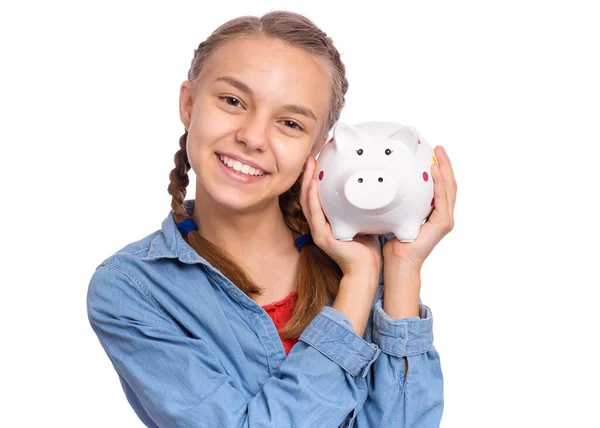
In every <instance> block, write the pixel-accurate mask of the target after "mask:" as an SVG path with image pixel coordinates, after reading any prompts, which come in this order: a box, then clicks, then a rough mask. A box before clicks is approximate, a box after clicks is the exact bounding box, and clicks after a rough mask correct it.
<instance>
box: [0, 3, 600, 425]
mask: <svg viewBox="0 0 600 428" xmlns="http://www.w3.org/2000/svg"><path fill="white" fill-rule="evenodd" d="M6 3H7V2H6ZM594 3H596V2H582V1H570V2H566V1H564V2H555V1H546V2H541V1H540V2H533V1H502V2H482V1H479V2H477V1H471V2H467V1H455V2H428V1H421V2H402V1H397V2H393V3H392V2H390V3H389V4H388V3H383V2H377V1H369V2H366V3H365V2H360V3H359V2H357V3H356V4H350V2H325V1H318V2H308V1H303V2H291V1H280V2H268V1H243V2H242V1H227V2H225V1H216V2H201V1H179V2H177V1H174V2H170V3H167V2H164V1H163V2H154V1H144V2H141V1H140V2H133V1H119V2H116V1H103V2H90V1H79V2H71V3H69V2H64V1H63V2H41V1H40V2H26V1H22V2H15V3H12V4H5V2H3V3H2V6H1V7H0V43H1V51H0V55H1V56H0V58H1V64H2V65H1V67H0V73H1V78H0V91H1V92H0V113H1V116H0V133H1V134H0V142H1V145H0V162H1V163H0V166H1V168H0V174H1V178H2V180H1V183H2V200H3V203H2V213H1V214H0V215H1V216H2V218H1V220H2V225H3V233H2V239H1V241H0V242H2V245H1V248H2V250H1V251H2V265H1V266H2V267H1V268H0V283H1V285H2V287H1V288H0V290H1V293H2V294H1V302H2V309H1V310H0V316H1V317H2V322H1V324H0V325H1V328H2V331H1V334H2V353H1V354H2V364H1V369H0V370H1V373H0V374H1V377H0V379H1V380H0V383H1V384H2V390H3V392H4V393H3V396H4V398H3V400H2V406H1V407H2V411H1V412H0V426H3V427H41V426H52V427H54V426H56V427H108V426H110V427H141V426H142V424H141V422H139V420H138V419H137V417H136V416H135V414H134V412H133V410H132V409H131V408H130V407H129V404H128V403H127V401H126V399H125V395H124V394H123V392H122V390H121V385H120V384H119V381H118V377H117V374H116V372H115V371H114V369H113V367H112V365H111V364H110V361H109V359H108V358H107V356H106V355H105V353H104V351H103V349H102V347H101V346H100V344H99V342H98V340H97V338H96V336H95V335H94V333H93V331H92V329H91V327H90V326H89V324H88V320H87V314H86V308H85V295H86V291H87V285H88V281H89V279H90V277H91V275H92V274H93V272H94V269H95V267H96V266H97V265H98V264H99V263H100V262H101V261H102V260H103V259H104V258H106V257H108V256H109V255H111V254H112V253H114V252H115V251H116V250H118V249H120V248H121V247H123V246H125V245H126V244H128V243H130V242H133V241H135V240H138V239H141V238H143V237H145V236H146V235H148V234H150V233H152V232H153V231H155V230H157V229H158V228H160V224H161V222H162V220H163V219H164V218H165V217H166V216H167V215H168V213H169V210H170V200H171V198H170V196H169V195H168V193H167V190H166V189H167V185H168V183H169V179H168V175H169V172H170V170H171V169H172V167H173V155H174V153H175V152H176V151H177V149H178V139H179V136H180V135H181V133H182V131H183V125H182V124H181V123H180V121H179V116H178V106H177V102H178V94H179V86H180V84H181V82H182V81H183V80H184V79H185V78H186V73H187V71H188V68H189V65H190V62H191V59H192V57H193V50H194V49H195V48H196V47H197V46H198V44H199V43H200V42H201V41H203V40H204V39H205V38H206V37H207V36H208V35H209V34H210V32H212V31H213V30H214V29H215V28H216V27H217V26H219V25H220V24H222V23H224V22H225V21H227V20H229V19H231V18H234V17H237V16H240V15H246V14H251V15H261V14H263V13H265V12H268V11H269V10H273V9H286V10H292V11H295V12H300V13H303V14H305V15H306V16H308V17H309V18H310V19H312V20H313V21H314V22H315V23H316V24H317V25H319V26H320V27H321V28H322V29H323V30H324V31H326V32H327V34H328V35H330V36H331V37H332V38H333V40H334V41H335V43H336V45H337V47H338V49H339V50H340V52H341V53H342V60H343V61H344V63H345V64H346V67H347V76H348V79H349V81H350V89H349V91H348V94H347V97H346V101H347V105H346V108H345V110H344V111H343V113H342V118H341V120H343V121H346V122H359V121H365V120H395V121H399V122H402V123H404V124H410V125H413V126H415V127H417V129H419V131H420V132H421V133H422V134H423V135H424V136H425V138H426V139H427V140H428V141H429V143H431V144H432V145H443V146H444V147H445V148H446V149H447V152H448V154H449V155H450V158H451V160H452V161H453V164H454V169H455V173H456V177H457V181H458V187H459V190H458V200H457V205H456V212H455V221H456V225H455V229H454V230H453V231H452V232H451V233H450V234H449V235H448V236H447V237H446V238H444V240H442V242H441V243H440V244H439V245H438V246H437V248H436V249H435V250H434V252H433V253H432V254H431V256H430V258H429V259H428V260H427V262H426V263H425V265H424V267H423V274H422V278H423V286H422V299H423V301H424V303H426V304H428V305H429V306H430V307H431V308H432V311H433V314H434V320H435V321H434V332H435V345H436V347H437V349H438V351H439V353H440V356H441V361H442V369H443V372H444V379H445V398H446V402H445V410H444V416H443V420H442V427H446V428H454V427H457V428H464V427H478V428H480V427H503V428H504V427H574V426H578V427H597V426H600V417H599V416H598V409H597V406H598V399H599V398H600V392H599V390H598V385H599V384H600V370H599V368H598V367H599V363H598V360H599V358H598V354H597V352H596V351H597V350H598V346H597V345H598V337H599V334H598V332H597V330H598V327H600V323H599V322H598V318H597V312H598V308H599V306H600V302H599V300H598V286H600V279H599V277H598V266H599V264H600V263H599V260H598V256H599V255H600V250H599V248H598V244H599V239H600V233H599V227H598V222H599V219H600V212H599V208H598V206H599V204H598V199H599V196H600V191H599V190H598V187H599V186H598V185H599V184H600V180H599V179H598V172H597V170H598V166H597V165H598V154H599V150H598V145H599V144H600V137H599V135H600V132H599V131H598V127H599V125H600V123H599V122H600V120H599V119H600V84H599V76H600V66H599V62H598V61H599V59H600V58H599V52H600V48H599V44H600V26H599V25H598V22H599V17H600V15H599V13H598V11H597V10H596V9H595V6H594V5H593V4H594ZM193 189H194V187H193V186H190V187H189V193H188V198H190V197H192V198H193V196H194V190H193Z"/></svg>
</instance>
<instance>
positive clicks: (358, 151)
mask: <svg viewBox="0 0 600 428" xmlns="http://www.w3.org/2000/svg"><path fill="white" fill-rule="evenodd" d="M356 153H358V156H360V155H362V154H363V153H364V152H363V149H358V150H357V151H356Z"/></svg>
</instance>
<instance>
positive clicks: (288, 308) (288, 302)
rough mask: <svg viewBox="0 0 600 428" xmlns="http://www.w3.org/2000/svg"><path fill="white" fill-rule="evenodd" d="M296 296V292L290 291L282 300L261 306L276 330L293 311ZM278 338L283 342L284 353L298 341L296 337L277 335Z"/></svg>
mask: <svg viewBox="0 0 600 428" xmlns="http://www.w3.org/2000/svg"><path fill="white" fill-rule="evenodd" d="M297 296H298V292H297V291H292V292H291V293H290V294H288V295H287V297H286V298H284V299H283V300H280V301H278V302H273V303H270V304H268V305H265V306H262V308H263V309H264V310H265V311H267V314H269V316H270V317H271V319H272V320H273V323H274V324H275V327H277V331H279V330H280V329H281V328H282V327H283V326H284V325H285V323H286V322H287V321H288V320H289V319H290V318H291V316H292V312H293V311H294V305H295V303H296V297H297ZM279 338H280V339H281V342H282V343H283V349H285V354H286V355H287V354H288V353H289V352H290V350H291V349H292V346H294V345H295V344H296V342H298V338H293V339H284V338H282V337H281V335H280V336H279Z"/></svg>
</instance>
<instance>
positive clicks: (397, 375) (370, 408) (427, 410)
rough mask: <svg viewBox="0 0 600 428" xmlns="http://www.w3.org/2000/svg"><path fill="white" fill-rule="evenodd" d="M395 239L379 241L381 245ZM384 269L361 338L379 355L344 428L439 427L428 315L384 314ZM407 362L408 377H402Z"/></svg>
mask: <svg viewBox="0 0 600 428" xmlns="http://www.w3.org/2000/svg"><path fill="white" fill-rule="evenodd" d="M391 237H393V235H389V236H381V237H380V239H382V240H381V244H382V247H383V244H384V243H385V241H387V239H390V238H391ZM383 288H384V284H383V269H382V272H381V276H380V285H379V288H378V290H377V293H376V296H375V299H374V301H373V307H372V313H371V317H370V318H369V323H368V325H367V329H366V330H365V335H364V338H365V340H366V341H368V342H373V343H374V344H375V345H377V347H378V348H379V349H380V350H381V354H380V355H379V357H378V358H377V360H376V361H375V362H374V363H373V365H372V366H371V367H370V372H369V374H368V375H367V390H366V391H365V393H364V395H365V399H364V401H362V402H361V403H360V404H359V405H358V406H357V407H356V408H355V409H354V411H353V413H352V414H351V415H350V417H349V419H348V420H347V421H346V422H345V425H344V427H356V428H367V427H376V426H382V427H388V426H389V427H392V426H393V427H396V428H412V427H418V428H432V427H436V428H437V427H439V426H440V421H441V418H442V412H443V408H444V394H443V376H442V370H441V365H440V357H439V354H438V352H437V350H436V349H435V347H434V346H433V317H432V313H431V309H430V308H429V307H427V306H426V305H424V304H423V303H422V302H421V299H419V316H418V317H416V316H415V317H409V318H401V319H398V318H392V317H390V316H389V315H388V314H387V313H386V312H385V311H384V310H383ZM405 361H406V363H407V366H408V371H407V372H406V374H405Z"/></svg>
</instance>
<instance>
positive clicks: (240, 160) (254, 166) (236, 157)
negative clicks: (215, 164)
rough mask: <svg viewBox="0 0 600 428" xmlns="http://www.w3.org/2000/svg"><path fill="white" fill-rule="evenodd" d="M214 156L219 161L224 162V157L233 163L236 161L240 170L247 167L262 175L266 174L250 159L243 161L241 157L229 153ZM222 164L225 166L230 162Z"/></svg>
mask: <svg viewBox="0 0 600 428" xmlns="http://www.w3.org/2000/svg"><path fill="white" fill-rule="evenodd" d="M216 154H217V157H218V158H219V159H220V160H221V161H223V160H224V159H223V157H226V158H227V159H230V160H232V161H233V163H235V162H236V161H237V162H239V163H240V164H241V165H238V168H240V167H241V166H243V165H247V166H248V167H250V168H254V169H255V170H258V172H260V173H262V174H268V172H267V171H266V170H265V169H264V168H263V167H261V166H260V165H258V164H257V163H255V162H253V161H252V160H250V159H245V158H244V157H242V156H238V155H234V154H231V153H216ZM224 163H225V164H226V165H227V164H228V163H231V162H224ZM231 166H232V165H230V167H231Z"/></svg>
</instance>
